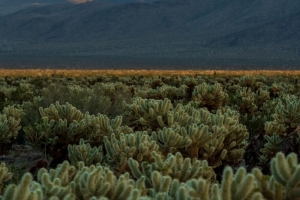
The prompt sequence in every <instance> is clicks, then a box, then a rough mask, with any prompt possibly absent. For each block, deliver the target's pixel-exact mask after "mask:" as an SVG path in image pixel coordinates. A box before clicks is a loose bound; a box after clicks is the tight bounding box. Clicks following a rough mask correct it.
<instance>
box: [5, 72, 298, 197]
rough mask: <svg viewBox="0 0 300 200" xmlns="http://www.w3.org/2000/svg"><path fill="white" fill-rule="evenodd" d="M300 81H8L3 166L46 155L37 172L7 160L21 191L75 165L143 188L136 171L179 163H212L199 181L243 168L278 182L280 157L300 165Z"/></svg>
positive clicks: (249, 78) (141, 78) (233, 78)
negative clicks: (26, 183) (292, 157)
mask: <svg viewBox="0 0 300 200" xmlns="http://www.w3.org/2000/svg"><path fill="white" fill-rule="evenodd" d="M299 78H300V77H298V76H272V77H271V76H267V75H256V76H250V75H244V76H232V75H226V76H218V75H217V74H215V75H195V76H179V75H176V76H175V75H174V76H143V75H137V76H101V75H98V76H91V77H63V76H59V75H54V76H52V77H48V76H44V77H35V78H32V77H4V78H1V79H0V82H1V86H0V110H3V111H2V115H1V118H0V127H1V129H0V133H1V135H0V137H1V138H0V143H1V155H2V160H4V161H5V158H7V159H8V158H11V157H10V155H12V154H16V153H17V152H18V151H22V147H23V148H30V149H31V150H34V151H35V153H40V154H38V155H39V156H40V157H39V159H38V160H37V163H36V164H33V165H30V166H29V165H26V164H24V163H23V164H21V163H15V162H13V161H11V160H10V162H7V160H6V164H7V166H8V167H9V169H10V170H12V169H15V170H16V169H19V174H14V177H13V179H11V180H10V182H7V183H6V184H4V186H5V185H8V183H17V182H18V181H19V180H20V178H21V176H22V175H23V173H25V172H27V171H29V172H30V173H31V174H32V176H33V177H35V179H36V180H37V179H38V177H39V176H38V170H39V169H40V168H47V169H50V168H56V167H59V166H61V165H59V164H61V163H63V162H64V161H66V160H68V161H69V162H71V164H73V165H74V166H77V167H79V165H80V164H79V163H80V161H83V162H84V164H85V165H86V166H89V165H92V164H97V163H98V164H101V165H103V166H104V165H105V166H107V167H109V169H110V170H112V171H113V172H114V173H115V174H116V176H117V177H119V176H121V175H122V174H124V173H129V174H130V177H132V178H135V179H136V180H137V179H139V178H141V176H140V175H138V174H139V173H137V171H135V170H136V169H133V168H134V167H133V166H138V165H137V164H134V163H135V162H136V163H140V164H141V163H148V164H149V166H150V165H151V163H157V162H159V160H160V159H165V158H169V157H170V159H171V157H172V156H171V155H176V159H179V157H180V156H182V157H183V158H184V159H187V158H188V159H191V160H193V163H194V164H195V162H196V160H198V161H197V162H199V161H201V162H202V164H201V166H202V165H203V166H202V167H204V166H205V163H204V164H203V162H204V161H205V162H207V166H206V167H204V168H203V170H204V171H205V173H202V174H201V176H198V177H196V178H199V177H202V178H204V179H207V180H210V181H211V182H212V183H213V182H220V183H221V181H222V179H223V180H224V177H223V175H224V174H223V171H224V169H225V168H226V167H228V166H230V167H232V169H234V170H237V169H238V167H240V166H243V167H245V169H246V170H247V171H248V172H249V173H250V172H251V171H252V170H253V169H254V168H255V169H256V168H259V169H260V170H261V171H262V172H263V173H264V174H266V175H271V174H272V173H274V171H271V168H270V161H271V160H272V159H273V158H274V157H275V156H276V154H277V153H278V152H282V153H284V154H285V155H288V154H290V153H295V154H296V155H297V157H299V155H300V151H299V150H300V146H299V145H300V144H299V142H300V139H299V138H300V137H299V132H298V131H299V124H300V114H299V113H300V99H299V98H300V96H299V89H300V83H299ZM133 141H135V142H133ZM138 143H140V144H142V145H138ZM78 144H79V146H80V145H81V148H83V147H84V148H85V149H86V148H87V149H88V148H93V153H92V150H91V152H89V151H87V152H85V154H84V151H86V150H83V149H81V150H80V148H79V146H78ZM135 144H136V146H134V145H135ZM76 145H77V147H76ZM132 145H133V146H132ZM16 146H18V147H19V148H21V149H16ZM125 146H126V148H125ZM143 147H144V148H146V149H143ZM76 148H77V150H76ZM23 151H24V150H23ZM152 152H156V153H152ZM178 153H180V154H178ZM82 155H85V156H87V157H88V158H89V159H85V157H84V156H82ZM25 156H28V158H30V155H25ZM178 156H179V157H178ZM174 159H175V158H174ZM133 160H134V161H133ZM81 164H82V163H81ZM145 165H146V164H143V167H145ZM152 167H153V166H152ZM161 167H162V166H161ZM164 167H167V166H164ZM78 169H81V168H80V167H79V168H78ZM140 169H141V167H140ZM156 170H158V168H156ZM17 171H18V170H17ZM158 171H159V170H158ZM222 174H223V175H222ZM164 175H168V173H167V172H166V173H165V174H164ZM169 175H170V176H171V177H172V176H175V174H173V175H171V174H169ZM16 176H17V177H16ZM175 177H176V176H175ZM190 178H193V177H190ZM194 178H195V177H194ZM150 179H151V177H148V178H147V176H146V187H152V183H151V180H150ZM179 180H180V181H181V182H185V181H187V180H183V179H182V180H181V179H179ZM149 181H150V182H149ZM3 191H4V190H3ZM148 195H149V194H148ZM152 195H153V194H152ZM79 196H80V195H79ZM264 197H265V196H264Z"/></svg>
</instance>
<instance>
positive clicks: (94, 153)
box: [68, 139, 104, 166]
mask: <svg viewBox="0 0 300 200" xmlns="http://www.w3.org/2000/svg"><path fill="white" fill-rule="evenodd" d="M68 157H69V160H70V161H71V164H72V165H74V166H76V165H77V163H78V162H80V161H82V162H84V164H85V165H86V166H89V165H92V164H97V163H101V162H102V160H103V157H104V156H103V151H102V146H99V147H98V148H97V147H94V148H92V147H91V145H90V144H85V142H84V140H83V139H80V141H79V145H68Z"/></svg>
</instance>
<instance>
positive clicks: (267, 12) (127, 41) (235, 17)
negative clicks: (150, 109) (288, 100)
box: [0, 0, 300, 64]
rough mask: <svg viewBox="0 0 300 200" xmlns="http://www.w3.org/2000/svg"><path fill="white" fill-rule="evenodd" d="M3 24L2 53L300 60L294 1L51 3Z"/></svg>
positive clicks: (299, 12) (299, 7) (299, 15)
mask: <svg viewBox="0 0 300 200" xmlns="http://www.w3.org/2000/svg"><path fill="white" fill-rule="evenodd" d="M0 27H1V29H0V38H1V39H0V56H1V54H2V55H7V54H10V55H13V54H14V53H18V54H21V55H27V54H28V55H53V56H55V55H60V56H118V57H127V58H129V57H133V58H138V59H143V58H145V59H146V58H147V59H150V60H151V59H164V58H166V59H171V60H172V58H176V59H182V60H189V59H190V60H199V61H201V60H210V59H211V60H218V59H220V60H231V61H232V62H234V60H244V61H245V63H247V62H248V61H249V60H257V61H259V60H260V61H262V62H269V63H270V64H272V63H275V62H277V61H278V62H285V61H292V62H295V61H297V60H300V34H299V32H300V4H299V3H298V2H297V1H294V0H161V1H155V2H149V3H138V2H132V3H123V4H118V3H114V2H109V3H107V2H104V1H94V2H89V3H85V4H70V3H65V4H51V5H46V6H39V7H35V6H33V7H29V8H27V9H23V10H20V11H18V12H15V13H12V14H9V15H4V16H2V17H0ZM1 52H2V53H1ZM241 62H242V61H241Z"/></svg>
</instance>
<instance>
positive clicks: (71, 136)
mask: <svg viewBox="0 0 300 200" xmlns="http://www.w3.org/2000/svg"><path fill="white" fill-rule="evenodd" d="M40 113H41V115H42V116H43V117H42V118H41V120H40V122H39V123H36V124H35V126H33V127H32V126H29V127H25V128H24V131H25V133H26V137H27V139H28V141H29V142H30V143H32V144H35V145H36V146H38V147H39V148H43V149H44V148H45V146H46V151H47V153H48V154H49V155H50V156H51V157H52V158H53V161H52V163H51V164H52V165H55V164H58V163H60V162H62V161H63V160H67V159H68V152H67V146H68V145H69V144H71V145H72V144H78V143H79V140H80V139H81V138H84V139H85V140H86V141H88V142H89V143H90V144H91V145H93V146H99V145H101V144H103V138H104V136H105V135H110V134H111V133H115V134H119V133H120V132H124V133H131V132H132V129H131V128H129V127H127V126H124V127H123V126H120V125H121V123H122V117H116V118H115V119H113V120H110V119H109V118H108V117H107V116H105V115H101V114H98V115H97V116H96V117H95V116H94V115H89V114H88V113H85V114H83V113H81V112H80V111H79V110H77V109H76V108H75V107H74V106H72V105H71V104H69V103H66V104H65V105H60V104H59V102H56V105H55V106H54V105H53V104H52V105H51V106H50V107H49V108H46V109H43V108H40Z"/></svg>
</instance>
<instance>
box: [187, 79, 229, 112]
mask: <svg viewBox="0 0 300 200" xmlns="http://www.w3.org/2000/svg"><path fill="white" fill-rule="evenodd" d="M227 97H228V95H227V93H225V92H224V91H223V89H222V85H221V84H220V83H215V84H214V85H207V84H206V83H205V82H204V83H202V84H200V85H198V86H196V87H195V88H194V91H193V97H192V98H193V100H194V101H196V102H199V103H200V106H201V107H207V108H208V110H217V109H219V108H221V107H222V106H223V105H224V104H225V102H226V101H227Z"/></svg>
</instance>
